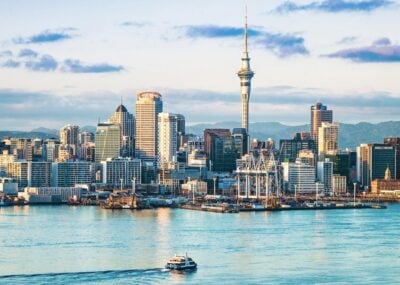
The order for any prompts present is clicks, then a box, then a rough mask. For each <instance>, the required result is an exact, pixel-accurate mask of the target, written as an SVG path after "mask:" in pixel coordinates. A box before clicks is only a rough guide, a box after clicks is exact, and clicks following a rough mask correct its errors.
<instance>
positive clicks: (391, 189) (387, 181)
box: [371, 167, 400, 195]
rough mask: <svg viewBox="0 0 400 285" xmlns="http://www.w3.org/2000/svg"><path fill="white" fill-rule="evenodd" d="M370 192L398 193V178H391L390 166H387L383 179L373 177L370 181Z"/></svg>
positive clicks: (399, 181)
mask: <svg viewBox="0 0 400 285" xmlns="http://www.w3.org/2000/svg"><path fill="white" fill-rule="evenodd" d="M371 193H373V194H385V195H387V194H392V195H399V194H400V180H399V179H392V174H391V171H390V168H389V167H387V168H386V171H385V177H384V179H374V180H372V182H371Z"/></svg>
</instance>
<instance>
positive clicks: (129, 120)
mask: <svg viewBox="0 0 400 285" xmlns="http://www.w3.org/2000/svg"><path fill="white" fill-rule="evenodd" d="M109 122H110V123H112V124H114V125H119V126H120V128H121V156H123V157H133V156H134V144H135V143H134V141H135V118H134V116H133V115H132V114H131V113H129V112H128V110H127V109H126V107H125V106H124V105H122V102H121V105H119V106H118V107H117V109H116V110H115V112H114V113H113V114H112V116H111V117H110V119H109Z"/></svg>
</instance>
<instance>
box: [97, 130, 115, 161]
mask: <svg viewBox="0 0 400 285" xmlns="http://www.w3.org/2000/svg"><path fill="white" fill-rule="evenodd" d="M95 147H96V149H95V161H96V162H100V161H104V160H107V158H117V157H119V156H120V150H121V129H120V126H119V125H114V124H106V123H99V124H98V125H97V128H96V135H95Z"/></svg>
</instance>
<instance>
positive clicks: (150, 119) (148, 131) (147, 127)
mask: <svg viewBox="0 0 400 285" xmlns="http://www.w3.org/2000/svg"><path fill="white" fill-rule="evenodd" d="M162 109H163V105H162V100H161V94H160V93H157V92H141V93H138V94H137V98H136V132H135V134H136V141H135V148H136V149H135V152H136V157H137V158H140V159H142V161H148V162H152V163H155V162H156V158H157V155H158V114H159V113H161V112H162Z"/></svg>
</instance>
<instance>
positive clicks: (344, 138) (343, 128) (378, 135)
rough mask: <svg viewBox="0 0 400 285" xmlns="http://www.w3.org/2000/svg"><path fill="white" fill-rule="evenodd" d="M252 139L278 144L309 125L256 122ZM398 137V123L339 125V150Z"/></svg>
mask: <svg viewBox="0 0 400 285" xmlns="http://www.w3.org/2000/svg"><path fill="white" fill-rule="evenodd" d="M237 127H240V123H239V122H218V123H214V124H197V125H192V126H187V127H186V132H187V133H193V134H197V135H202V134H203V131H204V129H206V128H227V129H232V128H237ZM250 130H251V133H252V138H258V139H260V140H265V139H267V138H272V139H273V140H275V142H276V143H277V144H278V143H279V140H280V139H289V138H292V137H293V135H294V134H295V133H296V132H301V131H307V132H309V131H310V125H308V124H306V125H298V126H288V125H284V124H281V123H277V122H257V123H251V124H250ZM396 136H399V137H400V122H395V121H389V122H383V123H378V124H371V123H365V122H361V123H358V124H340V127H339V146H340V148H341V149H344V148H351V149H355V148H356V147H357V146H358V145H360V144H361V143H382V142H383V139H384V138H385V137H396Z"/></svg>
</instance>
